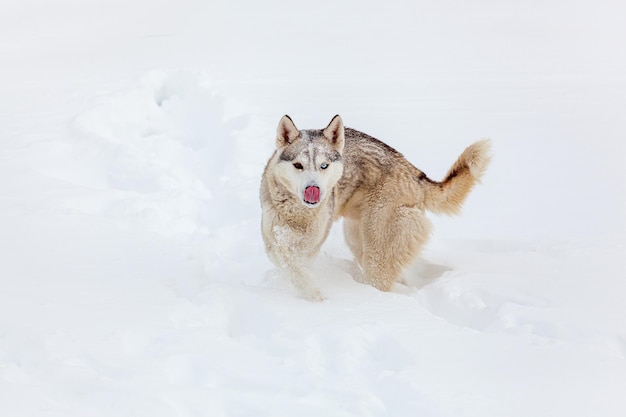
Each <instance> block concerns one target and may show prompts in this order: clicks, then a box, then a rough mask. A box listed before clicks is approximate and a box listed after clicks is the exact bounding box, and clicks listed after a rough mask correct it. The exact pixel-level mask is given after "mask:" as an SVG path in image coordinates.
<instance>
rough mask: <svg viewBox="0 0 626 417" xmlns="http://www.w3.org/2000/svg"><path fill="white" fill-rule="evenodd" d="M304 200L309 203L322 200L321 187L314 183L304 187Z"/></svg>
mask: <svg viewBox="0 0 626 417" xmlns="http://www.w3.org/2000/svg"><path fill="white" fill-rule="evenodd" d="M304 201H306V202H307V203H318V202H319V201H320V188H319V187H316V186H314V185H313V186H310V187H306V188H305V189H304Z"/></svg>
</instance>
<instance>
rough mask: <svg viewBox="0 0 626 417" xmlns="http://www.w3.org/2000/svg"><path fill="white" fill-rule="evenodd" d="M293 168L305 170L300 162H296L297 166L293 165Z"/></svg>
mask: <svg viewBox="0 0 626 417" xmlns="http://www.w3.org/2000/svg"><path fill="white" fill-rule="evenodd" d="M293 167H294V168H295V169H302V168H304V167H303V166H302V164H301V163H300V162H296V163H295V164H293Z"/></svg>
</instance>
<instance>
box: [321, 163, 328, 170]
mask: <svg viewBox="0 0 626 417" xmlns="http://www.w3.org/2000/svg"><path fill="white" fill-rule="evenodd" d="M320 168H322V169H326V168H328V164H322V165H320Z"/></svg>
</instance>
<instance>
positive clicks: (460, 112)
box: [0, 0, 626, 417]
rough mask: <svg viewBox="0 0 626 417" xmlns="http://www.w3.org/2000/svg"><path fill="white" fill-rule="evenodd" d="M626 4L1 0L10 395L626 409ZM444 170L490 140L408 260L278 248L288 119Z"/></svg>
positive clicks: (385, 411) (2, 407)
mask: <svg viewBox="0 0 626 417" xmlns="http://www.w3.org/2000/svg"><path fill="white" fill-rule="evenodd" d="M623 12H624V10H623V6H622V5H620V4H619V3H618V2H614V3H611V2H598V3H596V2H594V3H593V4H591V3H590V4H586V3H584V2H578V3H572V2H559V1H552V2H548V3H547V4H545V2H538V1H536V2H535V1H531V2H525V3H524V4H519V5H513V4H501V3H494V2H489V1H480V2H477V3H472V4H471V5H470V4H469V3H457V2H452V1H437V2H426V1H419V2H414V3H413V4H412V5H407V4H405V2H396V4H391V3H390V4H386V5H385V6H382V5H380V6H378V7H377V8H376V7H370V6H368V7H365V6H364V5H363V4H362V3H359V2H350V1H348V2H340V3H329V4H319V3H311V4H307V5H298V6H295V5H294V4H292V3H287V2H284V3H281V2H277V1H272V2H270V3H267V4H265V3H264V4H257V3H248V2H245V3H244V2H226V1H224V2H219V1H216V2H210V3H205V2H198V1H191V0H188V1H178V2H167V1H153V2H145V1H136V2H132V3H130V4H129V3H128V2H121V1H113V2H111V1H107V2H104V1H89V2H84V1H83V2H79V1H58V2H54V3H51V2H43V1H38V0H30V1H19V2H18V1H4V2H3V3H2V5H0V56H2V57H3V59H2V61H3V64H2V65H1V66H0V86H1V88H2V90H1V91H2V92H3V93H2V94H1V95H0V126H2V128H1V129H0V230H1V231H2V238H1V239H0V415H2V416H5V415H6V416H81V417H83V416H123V415H129V416H144V415H145V416H248V415H268V416H269V415H271V416H294V415H297V416H320V415H324V416H416V415H424V416H481V417H484V416H503V415H506V416H528V415H533V416H589V415H597V416H623V415H624V414H625V413H626V399H624V396H623V393H624V392H626V330H625V329H626V307H624V294H625V293H626V291H625V290H626V284H625V283H624V276H625V271H626V260H624V252H625V249H626V239H625V235H624V232H625V230H626V221H625V220H626V219H625V216H624V214H623V213H624V212H625V211H626V198H625V196H626V190H625V188H624V183H623V180H622V179H623V178H624V177H625V175H626V168H625V167H624V166H623V164H622V163H621V159H622V151H623V149H622V148H623V145H622V142H623V139H624V132H625V126H624V122H623V120H624V119H623V117H624V116H623V115H624V114H626V56H625V54H624V52H623V48H622V45H621V40H622V39H624V37H625V36H626V29H624V27H623V24H622V19H621V16H623ZM284 113H289V114H290V115H291V116H292V117H293V118H294V120H295V122H296V124H297V125H298V126H299V127H301V128H315V127H322V126H324V125H325V124H326V123H328V121H329V120H330V118H331V117H332V116H333V115H334V114H336V113H339V114H341V115H342V117H343V119H344V121H345V122H346V124H347V125H348V126H350V127H354V128H356V129H359V130H363V131H365V132H367V133H369V134H371V135H373V136H375V137H378V138H380V139H382V140H384V141H385V142H387V143H389V144H390V145H392V146H394V147H395V148H397V149H398V150H400V151H401V152H403V153H404V154H405V155H406V156H407V158H408V159H409V160H411V161H412V162H413V163H415V164H416V165H417V166H418V167H419V168H421V169H422V170H424V171H425V172H426V173H428V174H429V176H431V177H433V178H440V177H441V176H443V174H444V173H445V172H446V170H447V169H448V168H449V166H450V164H451V163H452V162H453V161H454V159H455V158H456V157H457V155H458V154H459V153H460V152H461V151H462V149H463V148H464V147H465V146H466V145H467V144H469V143H471V142H472V141H474V140H476V139H480V138H482V137H490V138H491V139H492V141H493V143H494V159H493V163H492V165H491V167H490V169H489V171H488V172H487V175H486V177H485V179H484V181H483V184H482V185H481V186H480V187H478V188H477V189H476V190H475V191H474V192H473V193H472V195H471V196H470V198H469V200H468V201H467V204H466V205H465V207H464V210H463V213H462V214H461V215H460V216H457V217H443V218H438V217H435V216H431V218H432V219H433V222H434V223H435V229H434V233H433V236H432V239H431V241H430V242H429V244H428V246H427V248H426V250H425V251H424V253H423V256H422V258H421V259H420V260H418V261H416V263H415V265H413V266H412V267H411V268H410V269H409V270H408V271H407V272H406V274H405V275H406V280H407V281H408V285H400V284H399V285H397V286H396V288H395V289H394V292H392V293H381V292H378V291H376V290H375V289H373V288H371V287H368V286H364V285H360V284H358V283H356V282H354V281H353V280H352V278H351V277H350V275H349V274H348V273H347V272H346V271H347V270H348V269H349V267H350V253H349V251H348V249H347V248H346V246H345V245H344V244H343V241H342V236H341V227H340V226H341V225H340V224H337V225H336V226H335V228H334V229H333V231H332V233H331V236H330V238H329V240H328V241H327V243H326V245H325V247H324V250H323V253H322V254H321V256H320V259H319V260H318V262H317V266H316V271H317V273H316V276H315V279H316V283H317V284H318V285H319V287H320V288H321V289H322V291H323V292H324V294H325V295H326V296H327V297H328V300H327V301H325V302H324V303H319V304H317V303H308V302H306V301H304V300H301V299H299V298H297V297H296V295H295V292H294V291H293V290H292V289H291V288H290V287H289V285H288V284H287V282H286V281H285V280H284V279H283V278H282V277H281V275H280V274H279V273H278V271H276V270H275V269H274V268H273V266H272V265H271V264H270V263H269V261H268V260H267V259H266V256H265V253H264V251H263V247H262V242H261V237H260V231H259V221H260V207H259V204H258V185H259V180H260V174H261V172H262V169H263V167H264V164H265V162H266V160H267V158H268V157H269V155H270V154H271V152H272V147H273V143H274V139H273V135H274V129H275V126H276V123H277V122H278V120H279V118H280V116H282V114H284Z"/></svg>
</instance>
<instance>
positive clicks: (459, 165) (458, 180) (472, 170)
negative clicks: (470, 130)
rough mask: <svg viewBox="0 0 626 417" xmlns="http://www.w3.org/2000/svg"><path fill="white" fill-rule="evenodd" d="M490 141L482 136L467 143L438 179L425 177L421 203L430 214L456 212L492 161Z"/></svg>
mask: <svg viewBox="0 0 626 417" xmlns="http://www.w3.org/2000/svg"><path fill="white" fill-rule="evenodd" d="M490 149H491V141H489V140H488V139H484V140H481V141H478V142H476V143H473V144H472V145H470V146H468V147H467V148H466V149H465V150H464V151H463V153H462V154H461V156H459V157H458V159H457V160H456V162H455V163H454V165H452V168H450V170H449V171H448V173H447V174H446V176H445V178H444V179H443V181H441V182H436V181H432V180H430V179H428V178H426V181H425V182H424V185H425V187H426V189H425V191H424V205H425V207H426V209H428V210H430V211H432V212H433V213H438V214H439V213H444V214H456V213H458V212H459V211H460V210H461V205H462V204H463V201H465V198H466V197H467V195H468V194H469V192H470V191H471V190H472V188H473V187H474V185H476V184H477V183H478V182H480V178H481V177H482V176H483V174H484V173H485V170H486V169H487V165H489V161H490V160H491V156H490V154H489V151H490Z"/></svg>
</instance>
